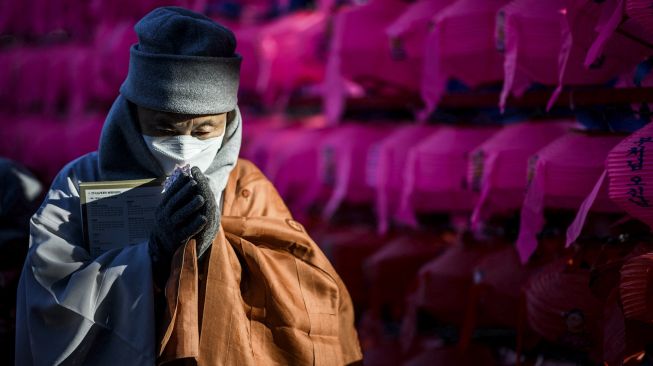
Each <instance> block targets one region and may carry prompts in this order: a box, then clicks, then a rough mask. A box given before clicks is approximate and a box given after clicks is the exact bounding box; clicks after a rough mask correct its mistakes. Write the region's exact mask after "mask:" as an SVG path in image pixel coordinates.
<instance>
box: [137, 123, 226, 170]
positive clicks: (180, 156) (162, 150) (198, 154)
mask: <svg viewBox="0 0 653 366" xmlns="http://www.w3.org/2000/svg"><path fill="white" fill-rule="evenodd" d="M223 138H224V132H223V133H222V135H220V136H217V137H212V138H209V139H206V140H200V139H198V138H197V137H193V136H189V135H178V136H147V135H143V140H144V141H145V145H147V148H148V149H150V152H151V153H152V155H154V158H156V160H157V161H158V162H159V164H161V167H162V168H163V170H164V171H165V173H166V175H170V174H171V173H172V172H173V171H174V170H175V168H176V167H177V166H184V165H186V164H188V165H190V166H191V167H193V166H196V167H198V168H200V170H201V171H202V173H203V172H205V171H206V169H208V168H209V166H210V165H211V163H212V162H213V159H214V158H215V155H216V154H217V153H218V150H220V147H221V146H222V139H223Z"/></svg>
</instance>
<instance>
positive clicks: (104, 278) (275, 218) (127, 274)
mask: <svg viewBox="0 0 653 366" xmlns="http://www.w3.org/2000/svg"><path fill="white" fill-rule="evenodd" d="M135 31H136V33H137V34H138V43H137V44H135V45H134V46H132V48H131V50H130V65H129V73H128V75H127V78H126V80H125V81H124V83H123V85H122V86H121V88H120V95H119V96H118V97H117V98H116V100H115V102H114V104H113V106H112V108H111V110H110V111H109V114H108V116H107V118H106V121H105V124H104V127H103V130H102V135H101V137H100V142H99V148H98V151H96V152H93V153H90V154H87V155H85V156H82V157H80V158H78V159H77V160H74V161H72V162H70V163H69V164H68V165H66V166H65V167H64V168H63V169H62V170H61V172H60V173H59V174H58V175H57V177H56V178H55V179H54V181H53V183H52V186H51V187H50V189H49V191H48V193H47V195H46V198H45V200H44V202H43V203H42V205H41V206H40V208H39V209H38V211H37V212H36V214H34V216H33V217H32V218H31V221H30V248H29V252H28V255H27V259H26V261H25V264H24V267H23V271H22V274H21V278H20V283H19V289H18V303H17V331H16V338H17V340H16V365H21V366H22V365H58V364H66V365H68V364H71V365H73V364H74V365H121V366H125V365H153V364H166V365H167V364H171V365H174V364H181V365H348V364H356V363H360V361H361V359H362V355H361V351H360V346H359V343H358V339H357V334H356V331H355V328H354V318H353V309H352V304H351V299H350V297H349V294H348V293H347V290H346V288H345V286H344V285H343V283H342V281H341V280H340V278H339V277H338V274H337V273H336V272H335V270H334V269H333V267H332V266H331V264H330V263H329V261H328V260H327V259H326V257H325V256H324V254H323V253H322V252H321V251H320V249H319V248H318V246H317V245H316V244H315V243H314V242H313V241H312V240H311V238H310V236H309V235H308V234H307V233H306V230H305V229H304V228H303V226H302V225H301V224H299V223H298V222H296V221H294V220H293V218H292V215H291V214H290V212H289V211H288V209H287V207H286V205H285V204H284V202H283V200H282V199H281V198H280V197H279V195H278V193H277V192H276V190H275V189H274V187H273V186H272V184H271V183H270V182H269V181H268V180H267V179H266V178H265V176H264V175H263V174H262V173H261V172H260V171H259V170H258V169H257V168H256V167H255V166H254V165H253V164H252V163H250V162H248V161H245V160H242V159H239V158H238V155H239V151H240V143H241V133H242V120H241V115H240V112H239V109H238V106H237V92H238V83H239V72H240V62H241V57H240V56H239V55H238V54H237V53H236V52H235V49H236V39H235V37H234V35H233V33H232V32H231V31H230V30H229V29H227V28H225V27H223V26H221V25H220V24H218V23H216V22H214V21H213V20H211V19H210V18H207V17H205V16H203V15H200V14H197V13H194V12H191V11H189V10H186V9H183V8H178V7H162V8H158V9H155V10H153V11H152V12H150V13H149V14H147V15H146V16H145V17H144V18H143V19H141V20H140V21H139V22H138V23H137V24H136V26H135ZM180 167H184V168H185V169H181V168H180ZM173 174H174V177H175V178H174V180H173V181H172V183H170V184H169V185H168V186H167V187H166V189H165V190H164V191H163V193H162V197H161V202H160V204H159V205H158V207H157V208H156V212H155V214H154V223H153V225H152V227H151V228H149V230H150V234H149V239H148V240H145V241H143V242H142V243H139V244H135V245H126V244H124V243H115V244H116V249H112V250H108V251H106V252H104V253H102V254H99V255H92V254H91V252H90V251H89V248H88V247H87V244H86V243H85V241H84V233H83V225H82V218H81V210H80V182H94V181H110V180H131V179H145V178H165V177H167V176H170V175H173Z"/></svg>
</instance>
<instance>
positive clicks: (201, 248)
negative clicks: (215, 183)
mask: <svg viewBox="0 0 653 366" xmlns="http://www.w3.org/2000/svg"><path fill="white" fill-rule="evenodd" d="M190 172H191V174H192V175H193V179H194V180H195V181H196V182H197V191H198V193H199V194H200V195H201V196H202V197H203V198H204V202H205V204H204V206H203V207H202V208H201V209H200V212H201V215H202V216H204V217H206V218H207V220H208V222H207V223H206V225H205V226H204V228H203V229H202V231H200V233H199V234H198V235H197V236H196V239H197V258H201V257H202V255H203V254H204V253H205V252H206V250H207V249H209V247H210V246H211V244H212V243H213V239H214V238H215V235H216V233H217V232H218V227H219V226H220V212H218V202H217V201H216V199H215V196H214V195H213V191H212V190H211V185H210V184H209V179H208V178H207V177H206V176H205V175H204V174H203V173H202V171H201V170H200V169H199V168H198V167H196V166H195V167H193V168H191V171H190Z"/></svg>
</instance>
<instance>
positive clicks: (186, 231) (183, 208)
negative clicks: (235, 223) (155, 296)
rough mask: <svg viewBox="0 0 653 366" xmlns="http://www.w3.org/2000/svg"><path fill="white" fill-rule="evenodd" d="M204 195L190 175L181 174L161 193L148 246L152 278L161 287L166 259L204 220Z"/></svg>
mask: <svg viewBox="0 0 653 366" xmlns="http://www.w3.org/2000/svg"><path fill="white" fill-rule="evenodd" d="M204 206H205V199H204V197H203V196H202V195H200V194H199V192H198V184H197V182H196V181H195V179H193V178H192V177H190V176H188V175H185V174H182V175H181V176H179V177H178V178H177V180H175V182H174V183H173V184H172V186H170V188H169V189H168V190H167V191H166V192H165V193H164V195H163V198H162V200H161V203H160V204H159V206H158V207H157V210H156V212H155V214H154V217H155V224H154V227H153V228H152V233H151V234H150V241H149V243H148V248H149V252H150V258H151V259H152V272H153V275H154V281H155V283H156V284H157V285H158V286H159V288H162V287H163V286H164V285H165V282H166V281H167V278H168V276H169V274H170V273H169V272H170V261H171V260H172V255H173V254H174V253H175V251H176V250H177V248H179V247H180V246H182V245H184V244H185V243H186V242H187V241H188V240H189V239H190V238H191V237H193V236H194V235H196V234H197V233H199V232H200V231H201V230H202V229H203V228H204V227H205V226H206V223H207V222H208V219H207V217H206V216H204V215H202V208H203V207H204Z"/></svg>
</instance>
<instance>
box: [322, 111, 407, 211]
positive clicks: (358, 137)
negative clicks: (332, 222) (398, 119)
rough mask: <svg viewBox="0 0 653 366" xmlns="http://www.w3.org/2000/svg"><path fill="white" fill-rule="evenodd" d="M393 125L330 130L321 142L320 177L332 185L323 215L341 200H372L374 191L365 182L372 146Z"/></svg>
mask: <svg viewBox="0 0 653 366" xmlns="http://www.w3.org/2000/svg"><path fill="white" fill-rule="evenodd" d="M395 128H396V127H395V126H394V125H379V124H365V125H361V124H348V125H345V126H343V127H341V128H339V129H338V130H336V131H334V132H333V133H330V134H329V136H328V137H327V138H326V139H325V140H324V141H322V143H321V145H320V166H319V171H320V177H321V181H322V183H323V184H326V185H330V186H332V187H333V191H332V193H331V197H330V198H329V201H328V202H327V204H326V206H325V208H324V212H323V216H324V217H325V218H327V219H328V218H330V217H332V216H333V214H334V213H335V212H336V210H337V209H338V207H340V205H341V204H342V203H343V202H349V203H354V204H360V203H365V202H372V201H373V200H374V195H375V191H374V189H373V188H372V187H370V186H369V185H368V184H367V176H368V175H369V172H370V170H371V169H372V170H374V169H376V166H375V165H374V166H373V165H370V162H372V161H373V160H370V157H371V156H370V153H371V152H372V151H373V149H372V147H373V146H374V145H375V144H378V143H379V142H380V141H382V140H383V139H384V138H385V137H387V136H388V135H390V133H391V132H392V131H393V130H394V129H395Z"/></svg>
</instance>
